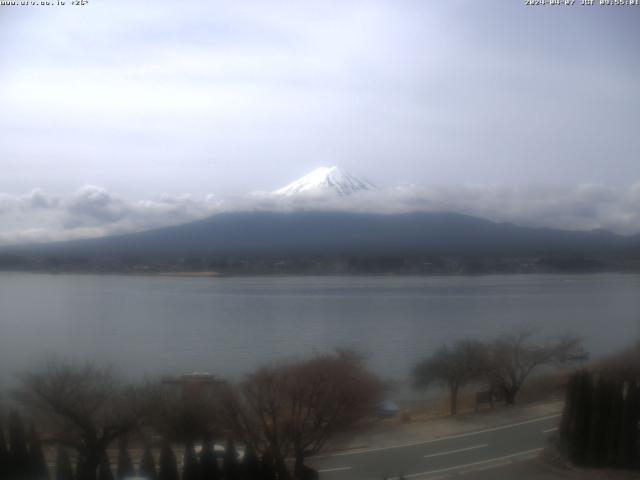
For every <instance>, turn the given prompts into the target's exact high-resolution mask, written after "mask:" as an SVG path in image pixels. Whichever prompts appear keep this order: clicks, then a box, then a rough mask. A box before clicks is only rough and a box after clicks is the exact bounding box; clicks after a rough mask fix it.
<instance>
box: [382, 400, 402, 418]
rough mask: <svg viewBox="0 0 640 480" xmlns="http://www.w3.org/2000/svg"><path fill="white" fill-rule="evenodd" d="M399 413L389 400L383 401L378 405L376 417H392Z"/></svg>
mask: <svg viewBox="0 0 640 480" xmlns="http://www.w3.org/2000/svg"><path fill="white" fill-rule="evenodd" d="M399 411H400V408H398V405H396V404H395V403H394V402H392V401H391V400H385V401H384V402H380V403H379V404H378V416H380V417H393V416H394V415H396V414H397V413H398V412H399Z"/></svg>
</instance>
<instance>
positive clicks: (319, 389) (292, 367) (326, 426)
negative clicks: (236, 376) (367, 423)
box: [226, 351, 383, 478]
mask: <svg viewBox="0 0 640 480" xmlns="http://www.w3.org/2000/svg"><path fill="white" fill-rule="evenodd" d="M382 391H383V386H382V383H381V382H380V381H379V380H378V379H377V378H376V377H375V376H374V375H373V374H371V373H370V372H368V371H367V369H366V368H365V366H364V362H363V360H362V358H361V357H360V356H358V355H356V354H354V353H353V352H347V351H342V352H336V353H333V354H325V355H318V356H316V357H314V358H311V359H309V360H306V361H300V362H291V363H287V364H283V365H279V366H276V367H270V368H262V369H260V370H258V371H257V372H255V373H253V374H252V375H250V376H249V377H248V378H247V379H246V381H245V382H244V383H243V384H242V385H241V387H240V389H239V390H237V391H236V393H235V394H233V395H232V396H230V397H229V399H228V401H227V403H226V405H227V406H228V407H229V411H230V415H229V418H230V419H231V420H232V422H233V428H234V430H235V431H236V432H238V433H239V434H240V435H241V436H243V438H244V439H245V440H247V441H248V442H249V443H251V444H252V446H253V447H254V448H256V449H257V450H259V451H260V452H263V453H264V452H268V453H269V455H270V456H273V458H274V461H275V464H276V466H277V468H278V470H279V476H280V478H286V471H285V469H284V461H285V458H286V457H287V456H289V455H293V456H294V457H295V470H294V476H295V478H299V477H300V474H301V472H302V471H303V469H304V460H305V458H306V457H307V456H309V455H314V454H316V453H318V452H319V451H321V450H322V449H323V448H324V446H325V445H326V444H327V441H328V440H329V439H331V438H332V437H334V436H335V435H336V434H338V433H342V432H348V431H349V430H350V429H352V428H353V427H354V426H355V425H356V424H357V423H358V422H360V421H361V420H363V419H365V418H367V417H368V416H371V415H372V414H373V413H374V412H375V406H376V404H377V403H378V401H379V399H380V396H381V393H382Z"/></svg>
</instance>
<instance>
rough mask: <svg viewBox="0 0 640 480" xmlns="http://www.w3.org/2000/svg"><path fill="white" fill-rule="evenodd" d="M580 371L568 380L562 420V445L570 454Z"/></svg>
mask: <svg viewBox="0 0 640 480" xmlns="http://www.w3.org/2000/svg"><path fill="white" fill-rule="evenodd" d="M579 382H580V379H579V373H578V372H576V373H574V374H573V375H571V376H570V377H569V380H568V381H567V387H566V394H565V401H564V409H563V411H562V419H561V420H560V432H559V433H560V446H561V448H562V449H563V452H564V453H565V454H567V455H568V454H569V448H570V445H571V444H572V442H573V435H574V429H575V423H576V409H577V406H576V404H577V402H578V401H579V399H578V396H577V393H578V392H577V390H578V388H579Z"/></svg>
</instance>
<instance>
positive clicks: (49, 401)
mask: <svg viewBox="0 0 640 480" xmlns="http://www.w3.org/2000/svg"><path fill="white" fill-rule="evenodd" d="M17 396H18V398H19V399H21V400H22V402H23V404H24V405H25V406H26V407H27V408H28V409H29V410H30V412H31V413H32V415H33V416H34V417H36V418H38V417H39V418H40V419H41V424H45V425H47V426H48V428H50V429H51V430H52V432H54V433H56V434H57V437H58V441H59V442H60V443H61V444H64V445H67V446H70V447H72V448H74V449H75V450H76V451H77V453H78V458H79V461H80V462H82V465H83V469H82V471H83V472H84V473H83V477H84V478H81V479H78V480H95V478H96V472H97V469H98V466H99V465H100V461H101V459H102V458H103V456H104V454H105V451H106V448H107V447H108V446H109V444H110V443H112V442H113V441H114V440H116V439H117V438H119V437H121V436H123V435H125V434H127V433H128V432H130V431H132V430H133V429H135V428H136V427H137V426H138V425H139V423H140V421H141V418H142V412H143V410H144V401H143V400H142V399H141V398H140V397H139V396H138V393H137V392H136V390H135V389H133V388H132V387H125V386H124V385H123V384H122V383H121V382H120V380H119V379H118V376H117V375H116V374H115V373H114V371H113V370H112V369H111V368H109V367H102V366H97V365H94V364H91V363H87V364H83V365H76V364H70V363H69V364H67V363H62V362H59V361H52V362H49V363H48V364H46V365H44V366H42V367H41V368H40V369H38V370H36V371H33V372H31V373H29V374H27V375H25V376H24V378H23V382H22V387H21V388H20V389H19V390H18V392H17Z"/></svg>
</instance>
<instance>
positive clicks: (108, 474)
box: [98, 452, 113, 480]
mask: <svg viewBox="0 0 640 480" xmlns="http://www.w3.org/2000/svg"><path fill="white" fill-rule="evenodd" d="M98 480H113V472H112V471H111V460H109V455H108V454H107V452H105V453H104V455H103V456H102V460H100V466H99V467H98Z"/></svg>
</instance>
